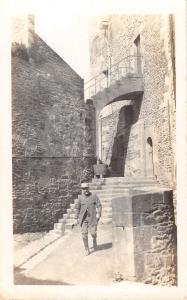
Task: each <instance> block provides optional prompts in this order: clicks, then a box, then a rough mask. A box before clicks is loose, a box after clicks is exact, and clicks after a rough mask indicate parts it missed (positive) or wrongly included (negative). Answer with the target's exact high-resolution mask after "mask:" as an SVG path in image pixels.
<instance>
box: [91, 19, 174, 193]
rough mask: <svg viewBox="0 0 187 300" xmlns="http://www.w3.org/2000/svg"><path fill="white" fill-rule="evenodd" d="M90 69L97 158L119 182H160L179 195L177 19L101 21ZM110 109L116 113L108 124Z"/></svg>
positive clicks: (95, 28)
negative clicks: (121, 179)
mask: <svg viewBox="0 0 187 300" xmlns="http://www.w3.org/2000/svg"><path fill="white" fill-rule="evenodd" d="M90 65H91V72H92V76H93V77H94V78H93V79H92V80H90V82H88V84H87V85H86V93H87V94H86V95H87V97H88V98H92V99H93V100H94V104H95V107H96V114H97V141H98V142H97V149H98V151H97V155H98V156H100V159H101V160H102V161H103V162H105V163H107V164H109V165H111V166H112V168H113V175H114V176H127V177H132V176H133V177H151V176H155V177H156V178H157V180H158V181H159V182H160V183H161V184H164V185H166V186H169V187H171V188H172V189H175V172H176V171H175V169H176V166H175V57H174V19H173V16H170V15H145V16H144V15H134V16H133V15H130V16H129V15H111V16H100V17H97V18H95V19H94V20H93V22H92V34H91V38H90ZM125 84H126V87H125ZM109 95H110V96H109ZM122 100H123V101H122ZM120 101H121V103H122V104H121V108H119V103H120ZM125 101H126V103H125ZM110 103H113V104H112V105H113V111H115V112H114V113H113V114H112V113H110V112H108V114H105V117H104V118H102V116H101V115H100V114H102V110H103V108H104V107H105V110H106V108H107V107H108V110H109V111H110V109H109V106H110V105H109V104H110ZM116 103H118V107H117V108H115V105H116ZM111 124H113V126H111ZM112 128H113V129H112ZM106 141H108V142H106ZM117 149H118V150H117ZM121 162H123V167H122V166H121ZM118 165H119V167H118Z"/></svg>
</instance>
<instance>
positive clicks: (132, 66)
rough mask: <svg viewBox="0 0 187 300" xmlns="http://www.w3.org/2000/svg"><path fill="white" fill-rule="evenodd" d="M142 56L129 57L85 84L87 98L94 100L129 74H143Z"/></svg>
mask: <svg viewBox="0 0 187 300" xmlns="http://www.w3.org/2000/svg"><path fill="white" fill-rule="evenodd" d="M141 61H142V56H135V55H128V56H126V57H125V58H123V59H121V60H120V61H118V62H117V63H115V64H113V65H111V66H109V68H108V69H106V70H104V71H103V72H101V73H99V74H98V75H97V76H95V77H93V78H91V79H90V80H88V81H87V82H85V89H84V93H85V98H86V99H89V98H92V97H93V96H94V95H96V94H97V93H99V92H102V91H103V90H104V89H105V88H108V87H109V86H110V85H111V84H113V83H114V82H116V81H117V80H120V79H121V78H123V77H125V76H126V75H127V74H128V73H131V74H141Z"/></svg>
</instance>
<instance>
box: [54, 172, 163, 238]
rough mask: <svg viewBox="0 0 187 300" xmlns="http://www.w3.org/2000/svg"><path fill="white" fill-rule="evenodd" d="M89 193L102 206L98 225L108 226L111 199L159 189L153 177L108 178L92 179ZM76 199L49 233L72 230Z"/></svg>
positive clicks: (110, 217) (110, 220)
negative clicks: (94, 196) (132, 192)
mask: <svg viewBox="0 0 187 300" xmlns="http://www.w3.org/2000/svg"><path fill="white" fill-rule="evenodd" d="M89 186H90V191H91V192H93V193H96V194H97V195H98V197H99V199H100V201H101V204H102V216H101V219H100V222H99V223H100V224H109V223H111V222H112V199H113V198H115V197H116V196H124V195H128V193H129V191H130V190H133V189H138V190H141V189H143V190H149V189H151V190H152V189H154V188H158V186H159V188H160V185H159V183H158V182H157V181H156V179H155V178H154V177H150V178H145V177H133V178H126V177H108V178H99V179H95V178H94V179H92V182H91V183H89ZM78 197H80V196H78ZM77 201H78V199H75V200H74V203H72V204H70V208H68V209H67V212H66V214H64V215H63V217H62V218H61V219H59V220H58V222H57V223H55V224H54V229H53V230H51V233H54V234H58V235H62V234H64V232H65V230H70V229H72V228H73V224H74V221H75V205H76V202H77Z"/></svg>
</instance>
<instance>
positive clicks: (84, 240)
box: [83, 237, 90, 255]
mask: <svg viewBox="0 0 187 300" xmlns="http://www.w3.org/2000/svg"><path fill="white" fill-rule="evenodd" d="M83 243H84V248H85V255H89V254H90V251H89V247H88V237H86V238H83Z"/></svg>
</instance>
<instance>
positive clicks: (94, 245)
mask: <svg viewBox="0 0 187 300" xmlns="http://www.w3.org/2000/svg"><path fill="white" fill-rule="evenodd" d="M93 248H94V251H97V237H96V236H93Z"/></svg>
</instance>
